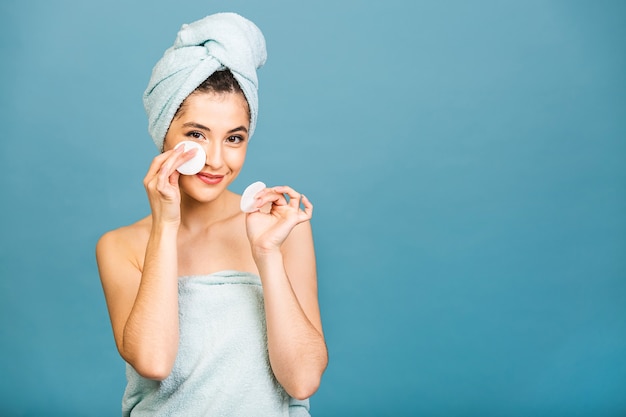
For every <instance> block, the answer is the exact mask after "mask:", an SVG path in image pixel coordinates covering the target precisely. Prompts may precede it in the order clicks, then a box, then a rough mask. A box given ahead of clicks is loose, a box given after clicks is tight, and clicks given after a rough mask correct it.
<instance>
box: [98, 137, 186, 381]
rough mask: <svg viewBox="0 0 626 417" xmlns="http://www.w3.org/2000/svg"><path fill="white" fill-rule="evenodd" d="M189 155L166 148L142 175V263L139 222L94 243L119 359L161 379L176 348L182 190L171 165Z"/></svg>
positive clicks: (170, 366) (146, 374) (174, 166)
mask: <svg viewBox="0 0 626 417" xmlns="http://www.w3.org/2000/svg"><path fill="white" fill-rule="evenodd" d="M192 156H193V151H192V152H185V153H184V154H183V153H182V147H181V148H179V149H178V150H173V151H168V152H165V153H163V154H161V155H159V156H157V157H156V158H155V159H154V161H153V163H152V165H151V166H150V169H149V170H148V173H147V174H146V177H145V179H144V186H145V188H146V191H147V193H148V198H149V200H150V206H151V209H152V216H151V223H150V228H151V229H150V235H149V238H148V239H147V244H146V246H145V256H144V258H143V265H141V264H140V262H139V261H138V258H140V256H141V255H142V254H141V244H138V241H139V242H145V241H146V240H145V237H144V238H142V237H141V233H140V232H139V229H140V226H138V225H134V226H130V227H127V228H123V229H118V230H116V231H113V232H109V233H107V234H105V235H104V236H102V238H101V239H100V240H99V241H98V244H97V247H96V257H97V261H98V269H99V271H100V279H101V281H102V287H103V289H104V294H105V298H106V302H107V306H108V309H109V315H110V318H111V324H112V327H113V334H114V337H115V343H116V345H117V348H118V350H119V352H120V355H121V356H122V358H124V360H125V361H126V362H128V363H129V364H130V365H131V366H133V368H135V370H136V371H137V372H138V373H139V374H140V375H142V376H143V377H145V378H150V379H157V380H162V379H165V378H166V377H167V376H168V375H169V373H170V372H171V369H172V367H173V365H174V361H175V360H176V354H177V351H178V336H179V328H178V273H177V270H178V257H177V242H176V239H177V235H178V226H179V224H180V192H179V190H178V173H177V172H176V171H175V169H176V167H177V166H179V165H180V164H182V163H184V162H185V161H186V160H188V159H190V158H191V157H192ZM146 227H148V226H146ZM133 245H134V246H133ZM137 246H139V247H137Z"/></svg>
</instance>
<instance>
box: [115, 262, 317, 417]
mask: <svg viewBox="0 0 626 417" xmlns="http://www.w3.org/2000/svg"><path fill="white" fill-rule="evenodd" d="M178 288H179V321H180V324H179V328H180V342H179V347H178V354H177V357H176V362H175V364H174V368H173V370H172V372H171V374H170V375H169V377H167V378H166V379H165V380H163V381H153V380H148V379H145V378H143V377H141V376H140V375H139V374H137V372H136V371H135V370H134V369H133V368H132V367H131V366H130V365H128V364H127V369H126V376H127V379H128V385H127V387H126V391H125V393H124V398H123V403H122V408H123V415H124V416H133V417H135V416H146V417H147V416H150V417H159V416H185V417H200V416H202V417H204V416H211V417H215V416H231V417H236V416H242V417H250V416H264V417H265V416H267V417H271V416H283V417H308V416H309V415H310V414H309V402H308V400H305V401H298V400H295V399H293V398H291V397H290V396H289V395H288V394H287V393H286V392H285V390H284V389H283V388H282V387H281V385H280V384H279V383H278V382H277V381H276V379H275V377H274V374H273V373H272V370H271V368H270V364H269V358H268V354H267V336H266V327H265V312H264V306H263V289H262V287H261V280H260V278H259V277H258V276H257V275H254V274H250V273H246V272H238V271H222V272H217V273H214V274H210V275H201V276H190V277H181V278H179V286H178Z"/></svg>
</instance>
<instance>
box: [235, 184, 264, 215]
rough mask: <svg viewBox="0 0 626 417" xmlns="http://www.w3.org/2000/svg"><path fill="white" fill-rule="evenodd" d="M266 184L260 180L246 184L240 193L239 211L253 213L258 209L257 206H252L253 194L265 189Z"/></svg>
mask: <svg viewBox="0 0 626 417" xmlns="http://www.w3.org/2000/svg"><path fill="white" fill-rule="evenodd" d="M265 188H266V186H265V184H264V183H262V182H261V181H257V182H253V183H252V184H250V185H248V186H247V187H246V189H245V190H244V191H243V194H242V195H241V203H240V207H241V211H243V212H244V213H253V212H255V211H258V210H259V209H258V208H257V207H254V196H255V195H256V194H257V193H258V192H259V191H261V190H263V189H265Z"/></svg>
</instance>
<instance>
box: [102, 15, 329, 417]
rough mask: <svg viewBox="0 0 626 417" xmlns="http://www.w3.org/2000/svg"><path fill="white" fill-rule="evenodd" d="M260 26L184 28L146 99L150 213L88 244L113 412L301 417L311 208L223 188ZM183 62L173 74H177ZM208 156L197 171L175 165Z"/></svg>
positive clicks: (282, 193) (243, 137)
mask: <svg viewBox="0 0 626 417" xmlns="http://www.w3.org/2000/svg"><path fill="white" fill-rule="evenodd" d="M264 61H265V41H264V39H263V36H262V34H261V32H260V31H259V30H258V28H257V27H256V26H255V25H254V24H252V23H251V22H250V21H248V20H246V19H244V18H242V17H241V16H238V15H235V14H230V13H228V14H217V15H212V16H208V17H206V18H204V19H202V20H200V21H197V22H194V23H192V24H190V25H184V26H183V28H182V29H181V31H180V32H179V34H178V38H177V41H176V43H175V44H174V46H173V47H172V48H170V49H168V50H167V51H166V52H165V55H164V56H163V58H162V59H161V61H159V63H158V64H157V66H156V67H155V69H154V71H153V75H152V79H151V82H150V84H149V86H148V89H147V90H146V93H145V95H144V103H145V105H146V110H147V113H148V117H149V121H150V126H149V128H150V132H151V135H152V137H153V139H154V141H155V143H156V144H157V146H158V147H159V148H161V150H162V153H161V154H160V155H158V156H157V157H155V158H154V160H153V161H152V164H151V166H150V168H149V169H148V172H147V174H146V176H145V179H144V185H145V188H146V192H147V195H148V199H149V201H150V207H151V214H150V215H149V216H148V217H146V218H144V219H141V220H139V221H138V222H137V223H134V224H132V225H129V226H126V227H122V228H119V229H116V230H113V231H110V232H108V233H106V234H104V235H103V236H102V238H101V239H100V240H99V242H98V245H97V248H96V256H97V261H98V267H99V271H100V277H101V281H102V286H103V289H104V294H105V297H106V302H107V306H108V310H109V314H110V318H111V323H112V327H113V334H114V337H115V342H116V345H117V348H118V350H119V353H120V355H121V356H122V358H123V359H124V360H125V361H126V362H127V378H128V385H127V388H126V391H125V394H124V398H123V404H122V406H123V412H124V415H133V416H135V415H145V416H161V415H163V416H165V415H167V416H170V415H180V416H185V417H188V416H213V415H227V416H308V415H309V411H308V410H309V405H308V398H309V397H310V396H311V395H312V394H313V393H314V392H315V391H316V390H317V388H318V386H319V384H320V379H321V376H322V373H323V372H324V370H325V368H326V365H327V360H328V359H327V350H326V345H325V342H324V336H323V333H322V325H321V319H320V311H319V306H318V299H317V283H316V267H315V255H314V248H313V238H312V232H311V226H310V222H309V220H310V218H311V215H312V211H313V206H312V204H311V203H310V201H309V200H308V199H307V198H306V197H305V196H303V195H301V194H300V193H298V192H296V191H295V190H293V189H292V188H290V187H287V186H276V187H272V188H266V189H264V190H262V191H260V192H259V193H257V194H256V199H255V206H256V207H257V208H262V207H263V208H265V209H263V210H260V211H256V212H252V213H243V212H242V211H241V209H240V199H241V197H240V196H239V195H237V194H234V193H233V192H231V191H229V190H228V186H229V185H230V184H231V183H232V182H233V180H234V179H235V178H236V177H237V175H238V174H239V172H240V171H241V168H242V166H243V163H244V160H245V157H246V150H247V145H248V141H249V140H250V136H251V135H252V132H253V130H254V126H255V124H256V114H257V94H256V69H257V68H258V67H259V66H260V65H262V64H263V63H264ZM181 68H182V69H181ZM184 140H187V141H193V142H196V143H197V144H199V145H200V146H201V147H202V148H203V149H204V151H205V152H206V162H205V165H204V167H203V168H202V170H201V171H200V172H199V173H198V174H196V175H181V174H180V173H179V172H178V171H177V168H179V167H180V166H181V165H182V164H184V163H185V162H187V161H189V160H190V159H191V158H192V157H193V156H194V155H195V153H196V152H197V151H196V150H195V149H194V150H190V151H185V150H184V147H183V146H179V147H176V145H177V144H179V143H180V142H182V141H184Z"/></svg>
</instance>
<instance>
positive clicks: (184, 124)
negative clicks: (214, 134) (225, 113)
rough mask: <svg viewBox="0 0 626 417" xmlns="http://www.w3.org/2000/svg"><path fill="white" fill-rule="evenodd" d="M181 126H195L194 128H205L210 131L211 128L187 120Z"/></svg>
mask: <svg viewBox="0 0 626 417" xmlns="http://www.w3.org/2000/svg"><path fill="white" fill-rule="evenodd" d="M183 127H195V128H196V129H202V130H207V131H209V132H210V131H211V129H209V128H208V127H206V126H205V125H202V124H200V123H196V122H187V123H183Z"/></svg>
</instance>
